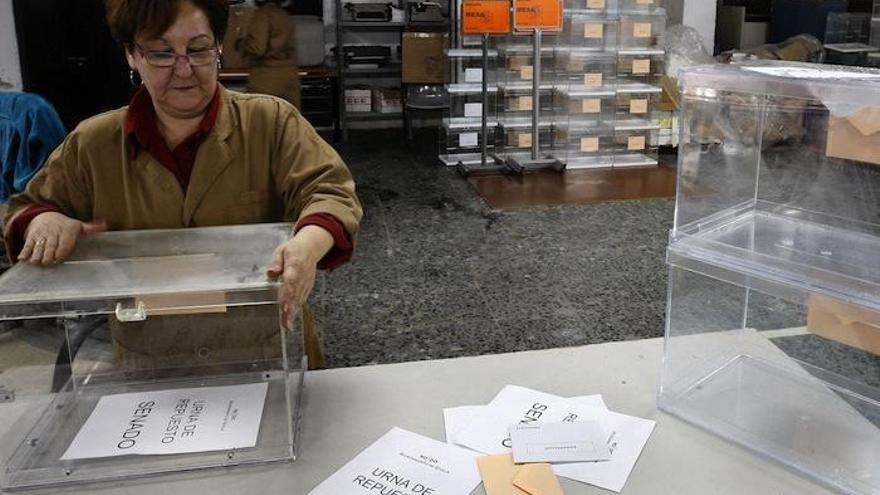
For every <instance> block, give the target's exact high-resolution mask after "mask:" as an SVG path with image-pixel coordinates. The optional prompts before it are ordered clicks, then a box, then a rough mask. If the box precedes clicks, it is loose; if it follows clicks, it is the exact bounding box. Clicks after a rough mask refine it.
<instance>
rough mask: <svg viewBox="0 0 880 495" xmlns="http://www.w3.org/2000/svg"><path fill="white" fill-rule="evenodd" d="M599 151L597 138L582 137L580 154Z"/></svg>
mask: <svg viewBox="0 0 880 495" xmlns="http://www.w3.org/2000/svg"><path fill="white" fill-rule="evenodd" d="M597 151H599V138H598V137H595V136H592V137H582V138H581V152H583V153H595V152H597Z"/></svg>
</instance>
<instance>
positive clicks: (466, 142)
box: [458, 132, 479, 148]
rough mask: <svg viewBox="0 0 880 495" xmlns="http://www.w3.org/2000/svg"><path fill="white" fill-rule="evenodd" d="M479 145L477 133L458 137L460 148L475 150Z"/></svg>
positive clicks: (465, 133) (466, 133)
mask: <svg viewBox="0 0 880 495" xmlns="http://www.w3.org/2000/svg"><path fill="white" fill-rule="evenodd" d="M478 143H479V141H478V140H477V133H476V132H464V133H461V134H459V135H458V147H459V148H474V147H476V146H477V144H478Z"/></svg>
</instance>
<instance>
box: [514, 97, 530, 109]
mask: <svg viewBox="0 0 880 495" xmlns="http://www.w3.org/2000/svg"><path fill="white" fill-rule="evenodd" d="M516 109H517V110H522V111H531V110H532V97H531V96H520V97H518V98H517V99H516Z"/></svg>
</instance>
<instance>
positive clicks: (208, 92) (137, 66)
mask: <svg viewBox="0 0 880 495" xmlns="http://www.w3.org/2000/svg"><path fill="white" fill-rule="evenodd" d="M216 48H217V41H216V40H215V39H214V35H213V33H212V32H211V24H210V23H209V22H208V17H207V16H206V15H205V13H204V12H202V11H201V10H199V9H198V8H196V7H195V6H194V5H193V4H192V3H190V2H183V3H182V4H181V6H180V12H179V13H178V14H177V19H175V21H174V23H173V24H172V25H171V26H170V27H169V28H168V30H167V31H165V32H164V33H162V36H160V37H158V38H152V39H148V38H144V37H141V36H138V37H136V39H135V46H133V47H132V48H131V49H129V50H127V51H126V56H127V58H128V64H129V66H131V68H132V69H134V70H136V71H138V73H140V76H141V80H143V82H144V86H146V88H147V91H148V92H149V93H150V97H151V98H152V99H153V105H155V107H156V110H157V111H158V112H161V113H165V114H167V115H168V116H170V117H174V118H181V119H185V118H194V117H198V116H199V115H201V114H202V113H204V112H205V109H206V108H207V107H208V104H209V103H210V102H211V98H212V97H213V96H214V92H215V91H216V89H217V70H218V69H217V59H216V56H217V51H216ZM171 54H176V55H185V54H190V55H191V58H193V59H194V60H197V61H198V63H204V62H209V63H206V64H205V65H196V66H193V65H191V64H190V62H189V60H188V59H187V58H186V57H176V58H174V59H173V65H171V66H170V67H157V66H156V65H157V63H158V64H159V65H161V64H162V63H163V59H164V62H165V63H168V62H169V59H170V58H171ZM212 54H213V55H214V56H213V57H211V55H212ZM151 62H152V63H151Z"/></svg>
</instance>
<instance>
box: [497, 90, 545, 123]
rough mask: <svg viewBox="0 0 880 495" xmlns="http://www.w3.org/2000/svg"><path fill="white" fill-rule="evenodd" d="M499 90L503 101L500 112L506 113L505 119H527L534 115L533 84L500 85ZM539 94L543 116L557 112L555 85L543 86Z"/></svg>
mask: <svg viewBox="0 0 880 495" xmlns="http://www.w3.org/2000/svg"><path fill="white" fill-rule="evenodd" d="M498 90H499V99H500V101H501V104H500V111H502V112H504V116H505V118H508V117H511V118H525V117H530V116H531V115H532V106H533V105H534V104H535V98H534V96H533V93H532V85H531V84H523V83H515V84H500V85H499V86H498ZM539 92H540V105H541V106H540V111H541V112H542V114H544V115H547V112H553V111H554V110H555V102H554V100H553V85H552V84H543V85H541V87H540V89H539Z"/></svg>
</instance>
